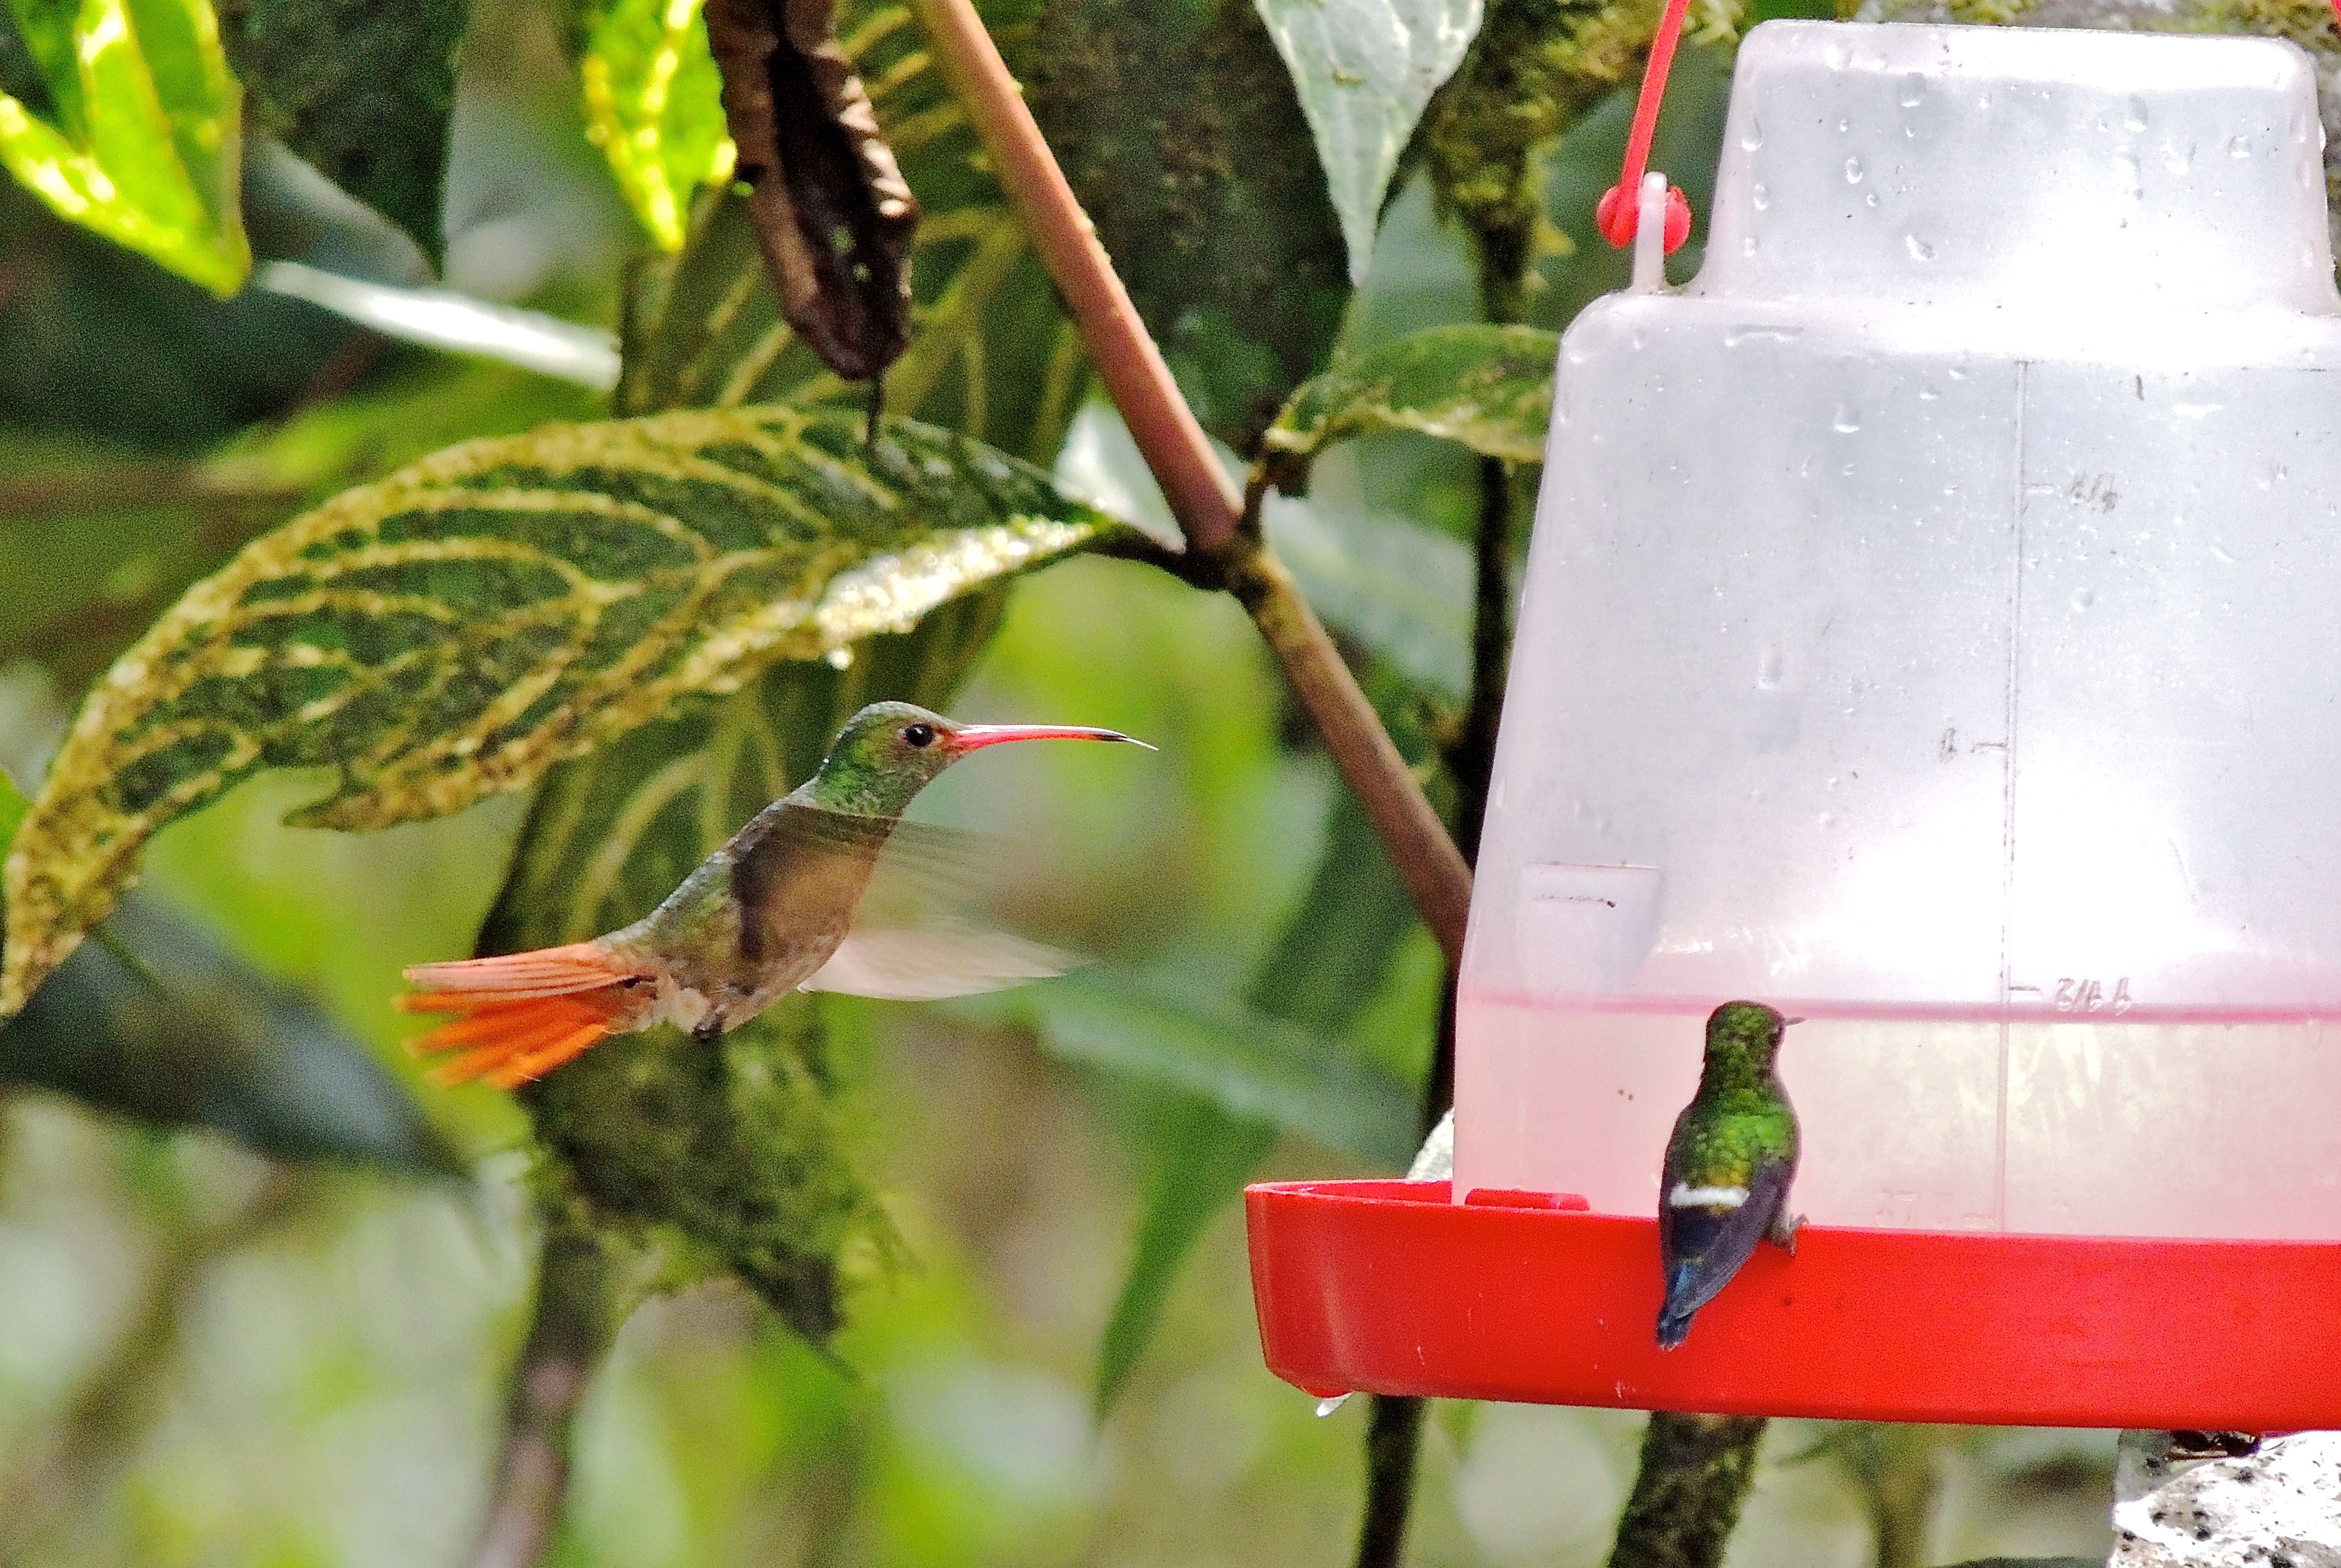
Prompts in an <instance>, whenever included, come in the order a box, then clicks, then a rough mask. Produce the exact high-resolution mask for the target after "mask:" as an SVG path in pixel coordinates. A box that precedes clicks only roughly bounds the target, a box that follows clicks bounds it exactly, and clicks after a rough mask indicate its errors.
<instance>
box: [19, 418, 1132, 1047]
mask: <svg viewBox="0 0 2341 1568" xmlns="http://www.w3.org/2000/svg"><path fill="white" fill-rule="evenodd" d="M1112 526H1113V525H1112V524H1111V521H1110V520H1108V519H1106V518H1104V517H1102V516H1101V514H1099V513H1097V512H1095V511H1091V510H1090V509H1089V508H1087V507H1084V506H1081V505H1079V504H1077V503H1074V502H1072V501H1068V500H1066V499H1065V498H1064V497H1063V496H1061V495H1060V494H1059V493H1058V492H1057V491H1056V490H1055V489H1054V488H1052V487H1051V485H1050V484H1049V482H1048V481H1047V480H1046V479H1045V478H1044V477H1043V476H1042V475H1041V473H1040V472H1039V471H1037V470H1034V469H1032V468H1030V467H1029V466H1027V465H1025V464H1022V463H1020V462H1017V461H1015V460H1013V459H1011V458H1008V457H1004V456H1002V455H1001V454H1000V453H997V452H991V451H989V450H988V449H985V448H983V447H981V446H979V445H977V444H976V443H974V442H968V441H965V440H962V439H961V438H959V437H956V436H953V435H951V434H950V433H949V432H942V431H938V430H934V429H932V428H931V427H928V426H924V425H920V424H915V423H912V422H908V421H899V422H894V423H892V424H891V425H890V426H889V427H888V428H887V431H886V432H885V433H884V434H883V435H882V437H881V439H880V440H879V441H878V442H877V443H876V444H875V445H873V446H865V445H864V444H863V441H862V421H861V420H860V419H858V418H855V417H853V416H851V415H848V414H844V413H838V412H793V411H791V410H788V409H762V410H756V411H744V412H719V413H702V412H678V413H669V414H660V415H654V416H652V417H650V418H647V419H641V420H633V421H622V422H613V423H609V424H601V425H554V426H549V427H547V428H545V429H543V430H540V431H537V432H533V433H532V434H529V435H525V436H517V437H503V438H495V439H490V440H485V441H478V442H467V443H465V444H463V445H461V446H457V447H453V448H450V449H449V450H447V451H445V452H440V453H439V454H437V455H436V456H434V457H432V458H429V459H426V460H424V461H423V462H421V463H418V464H416V465H414V466H413V467H412V468H409V469H407V470H405V471H402V472H400V473H397V474H393V476H391V477H390V478H389V479H386V480H383V481H378V482H376V483H374V484H371V485H365V486H363V487H361V488H359V489H356V490H353V491H346V492H344V494H343V495H341V496H339V497H337V498H336V499H334V501H330V502H328V503H327V504H326V505H324V506H323V507H320V508H319V509H317V510H316V511H313V512H310V513H308V514H307V515H305V516H304V517H301V518H298V519H295V520H294V521H293V522H291V523H288V524H287V525H285V526H284V528H282V529H279V530H277V531H275V532H274V533H271V534H269V535H267V536H265V537H264V538H262V539H260V540H257V541H254V543H252V544H251V545H249V546H247V547H245V549H244V551H241V552H240V553H239V554H238V555H237V556H236V557H235V558H234V560H233V561H230V562H229V563H228V565H227V566H226V567H225V568H224V570H222V571H219V572H217V573H215V574H214V576H212V577H210V578H208V579H206V580H205V581H203V582H201V583H198V584H197V585H196V586H195V587H194V589H193V590H190V591H189V592H188V594H187V596H186V597H185V598H184V599H183V600H180V602H179V603H178V605H177V606H176V607H175V608H174V609H173V610H171V611H170V612H169V613H168V614H166V615H165V616H164V618H163V619H162V620H160V621H158V622H157V623H156V624H155V625H154V628H153V629H152V630H150V631H148V632H147V634H146V635H145V636H144V638H142V639H140V640H139V641H138V642H137V643H136V644H135V645H134V647H133V648H132V649H131V650H130V651H129V652H128V653H126V654H125V655H124V656H123V658H122V660H120V661H118V662H117V663H116V664H115V667H114V670H113V671H112V672H111V674H109V675H108V677H107V678H106V679H105V681H103V682H102V683H101V684H100V685H99V687H98V688H97V690H95V692H93V693H92V694H91V696H90V698H89V700H87V701H86V702H85V704H84V706H83V709H82V711H81V714H80V716H79V718H78V719H76V720H75V725H74V728H73V730H72V732H71V734H70V735H69V736H68V737H67V738H66V740H65V744H64V746H63V747H62V748H61V749H59V751H58V753H57V757H56V759H55V762H54V763H53V764H52V765H51V768H50V771H49V776H48V778H47V779H46V780H45V783H44V785H43V788H42V790H41V794H40V797H39V799H37V801H36V802H35V806H34V809H33V812H32V814H31V816H30V817H28V818H27V819H26V820H25V826H24V828H23V829H22V830H21V831H20V832H19V834H18V837H17V840H16V844H15V849H14V850H13V851H12V852H11V854H10V855H9V857H8V859H7V861H6V864H5V869H0V888H5V896H6V899H7V911H6V916H7V922H8V925H7V944H6V948H5V970H0V1016H5V1014H6V1013H9V1012H14V1011H15V1009H16V1008H18V1007H22V1006H23V1005H24V1001H25V997H28V996H29V995H30V994H31V992H32V989H33V987H35V986H36V985H37V984H39V982H40V980H41V978H42V977H43V976H44V975H45V974H46V973H47V972H48V971H49V970H50V969H52V968H55V965H56V964H57V963H58V962H59V961H60V960H61V959H62V958H64V957H65V954H66V953H67V952H69V951H71V950H72V948H73V946H74V944H75V942H77V941H78V940H79V939H80V937H81V934H82V933H83V932H84V931H85V930H86V929H87V928H89V927H90V925H92V924H93V923H95V921H96V920H98V919H101V918H104V916H105V911H106V909H107V908H110V907H111V905H112V903H113V901H114V898H115V897H116V895H117V894H118V893H119V891H120V890H121V888H123V887H125V886H126V885H127V884H128V882H129V881H130V880H131V879H132V878H133V877H134V874H135V866H136V860H137V856H138V852H139V849H140V848H141V846H143V845H144V842H145V840H146V839H147V838H148V837H149V836H150V835H152V834H153V833H154V831H155V829H158V828H160V827H161V826H162V825H163V824H164V823H165V822H168V821H170V820H171V819H174V818H175V817H177V816H180V815H182V814H183V813H184V812H186V811H189V810H192V809H194V808H196V807H198V806H200V805H202V804H204V802H206V801H208V800H210V799H213V798H214V797H215V796H217V795H218V794H219V793H220V791H222V790H223V789H226V788H227V787H228V786H230V785H231V784H234V782H236V781H237V780H238V779H244V778H245V777H248V776H250V775H251V774H253V773H254V772H257V771H260V770H261V769H268V768H326V769H333V770H334V777H333V780H332V787H331V788H330V789H329V790H328V792H327V793H326V794H325V795H324V796H323V797H322V798H321V799H318V800H316V801H315V802H314V803H312V804H311V805H309V806H307V807H305V808H304V809H302V810H301V811H299V812H297V813H295V814H294V821H295V822H297V823H300V824H302V825H304V826H319V827H336V828H374V827H383V826H386V825H388V824H390V823H393V822H398V821H403V820H408V819H415V818H422V817H432V816H438V815H441V814H443V813H445V812H448V811H453V810H454V809H457V808H459V807H462V806H463V805H466V804H468V803H469V802H471V801H472V800H473V799H478V798H479V797H481V796H483V795H486V794H490V793H493V792H496V791H500V790H509V789H520V788H522V787H523V786H525V785H527V784H529V783H531V782H533V780H534V779H536V778H537V777H538V776H539V775H540V774H541V773H542V772H543V770H544V769H546V768H547V767H549V766H551V765H552V764H553V763H554V762H557V761H560V760H563V759H566V758H571V757H577V756H582V755H583V754H584V753H586V752H588V751H591V750H593V749H595V748H596V747H598V746H601V745H604V744H606V743H607V742H609V741H610V740H612V739H615V738H617V737H618V736H619V735H622V734H623V733H625V732H626V731H627V730H629V729H633V728H635V727H636V726H638V725H641V724H643V723H644V722H647V721H648V720H650V719H654V718H657V717H659V716H661V715H662V714H664V713H666V712H668V711H670V710H672V707H673V706H674V704H675V703H676V702H677V701H679V700H682V699H683V698H685V697H689V696H692V695H694V694H697V693H701V692H715V693H722V692H728V691H733V690H739V689H740V688H741V687H742V685H744V684H745V683H747V682H748V681H749V680H751V679H752V678H753V677H754V676H755V675H756V673H757V672H758V671H760V670H762V669H764V668H766V667H768V666H770V665H772V664H773V663H775V662H777V661H779V660H785V659H818V658H822V657H826V656H829V655H831V654H833V653H838V652H840V651H841V650H845V649H846V648H848V647H849V646H850V645H851V644H852V643H853V642H855V641H857V640H860V639H862V638H863V637H867V636H869V635H871V634H872V633H875V632H879V631H886V630H902V629H905V628H908V627H910V626H912V625H914V624H916V623H917V621H918V620H919V619H920V617H921V616H922V615H924V614H925V613H926V612H927V611H928V610H931V609H933V608H934V607H935V606H937V605H939V604H941V603H944V602H945V601H947V600H951V599H953V598H956V597H958V596H959V595H961V594H962V593H966V592H968V591H970V590H974V589H977V588H980V587H981V586H983V585H984V584H986V583H990V582H993V581H999V580H1000V579H1001V578H1003V577H1006V576H1008V575H1011V574H1012V573H1014V572H1017V571H1022V570H1025V569H1027V568H1029V567H1031V566H1034V565H1037V564H1040V563H1041V562H1042V561H1048V560H1051V559H1053V558H1055V557H1057V556H1059V555H1061V554H1063V553H1065V552H1066V551H1071V550H1074V549H1077V548H1080V547H1081V546H1083V545H1084V544H1087V543H1089V542H1090V541H1092V540H1094V539H1095V538H1097V537H1098V536H1099V535H1100V534H1101V532H1103V531H1107V530H1110V529H1111V527H1112Z"/></svg>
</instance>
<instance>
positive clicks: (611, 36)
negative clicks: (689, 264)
mask: <svg viewBox="0 0 2341 1568" xmlns="http://www.w3.org/2000/svg"><path fill="white" fill-rule="evenodd" d="M702 3H703V0H613V4H612V5H610V7H609V9H608V10H606V11H604V12H603V14H602V16H601V18H600V19H599V20H598V21H597V22H596V23H595V24H594V25H593V38H592V41H591V42H590V43H589V44H588V45H587V46H586V50H585V56H584V58H583V60H581V61H579V62H578V72H579V74H580V75H581V76H582V77H583V81H584V87H585V134H586V135H587V137H588V138H590V139H591V140H592V141H593V144H594V145H595V146H597V147H599V148H601V149H602V154H603V156H604V157H606V158H607V159H609V160H610V171H611V173H612V174H615V175H616V176H617V180H618V189H619V190H621V191H623V192H624V193H625V197H626V202H627V204H628V205H630V206H632V207H633V210H634V215H635V216H636V217H638V218H640V219H642V221H643V227H644V228H646V229H648V230H650V232H651V237H652V239H654V240H656V241H657V242H658V243H659V247H660V248H661V249H662V250H668V251H679V250H681V249H682V243H683V239H684V233H685V229H684V225H685V223H686V221H687V220H688V219H689V217H690V215H691V199H692V194H693V193H695V192H696V191H697V190H698V189H699V187H700V186H702V185H705V184H722V182H723V181H724V180H726V179H728V178H730V177H731V174H732V154H733V149H732V138H731V137H730V136H729V135H728V134H726V133H725V131H724V127H723V105H722V99H721V97H720V94H721V93H722V81H721V79H720V78H719V77H718V76H717V75H716V72H715V58H714V56H713V55H710V54H709V53H708V50H707V23H706V20H705V18H704V17H703V16H702V15H701V14H700V10H701V6H702Z"/></svg>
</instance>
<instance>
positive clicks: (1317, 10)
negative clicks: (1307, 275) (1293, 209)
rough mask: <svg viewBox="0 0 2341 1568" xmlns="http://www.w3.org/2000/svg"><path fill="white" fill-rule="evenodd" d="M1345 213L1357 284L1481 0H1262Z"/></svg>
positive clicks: (1263, 16) (1474, 26)
mask: <svg viewBox="0 0 2341 1568" xmlns="http://www.w3.org/2000/svg"><path fill="white" fill-rule="evenodd" d="M1255 3H1256V4H1257V5H1259V7H1260V20H1261V21H1263V22H1265V23H1267V24H1268V31H1269V35H1270V37H1272V38H1274V39H1275V40H1276V50H1277V53H1278V54H1280V55H1283V56H1284V63H1285V65H1287V66H1288V67H1289V68H1290V70H1291V72H1292V84H1293V86H1294V87H1295V88H1296V89H1297V90H1298V91H1299V92H1300V107H1301V110H1302V112H1303V113H1305V114H1307V115H1308V116H1309V129H1310V133H1311V134H1313V135H1314V136H1315V138H1316V142H1317V156H1318V159H1319V161H1320V162H1321V163H1322V164H1324V165H1325V184H1327V186H1328V187H1330V190H1331V192H1332V196H1333V208H1334V211H1336V212H1338V213H1340V215H1341V237H1342V240H1343V241H1344V242H1345V243H1347V245H1348V247H1349V253H1350V284H1351V286H1352V287H1354V286H1356V285H1357V284H1360V283H1364V282H1365V281H1366V269H1367V268H1368V266H1369V265H1370V264H1371V263H1372V260H1373V254H1374V232H1375V230H1376V229H1377V228H1378V227H1379V226H1380V222H1381V210H1382V195H1383V194H1384V193H1385V192H1387V191H1388V190H1389V189H1390V175H1391V174H1394V173H1395V172H1396V171H1397V169H1398V160H1399V154H1400V153H1402V152H1404V151H1405V150H1406V144H1407V138H1408V137H1410V136H1411V135H1413V134H1414V126H1415V122H1417V121H1418V120H1420V119H1421V118H1422V111H1423V107H1424V105H1426V104H1429V103H1430V95H1431V94H1433V93H1435V92H1437V91H1438V90H1439V86H1440V85H1441V84H1443V83H1444V82H1445V81H1446V80H1447V78H1448V77H1449V75H1451V74H1454V70H1455V67H1456V66H1457V65H1460V64H1461V63H1462V60H1463V52H1464V51H1465V50H1466V49H1468V48H1469V47H1470V46H1471V39H1472V37H1473V36H1474V35H1476V34H1478V32H1479V16H1480V0H1255Z"/></svg>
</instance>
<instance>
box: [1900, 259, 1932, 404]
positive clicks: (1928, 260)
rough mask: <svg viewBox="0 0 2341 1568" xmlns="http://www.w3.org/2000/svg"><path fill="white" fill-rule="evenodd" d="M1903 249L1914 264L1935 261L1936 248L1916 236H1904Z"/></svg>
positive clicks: (1930, 393) (1922, 393)
mask: <svg viewBox="0 0 2341 1568" xmlns="http://www.w3.org/2000/svg"><path fill="white" fill-rule="evenodd" d="M1902 248H1903V249H1904V250H1906V251H1908V252H1909V253H1910V259H1911V260H1912V261H1914V262H1931V261H1933V260H1934V259H1935V247H1934V246H1932V245H1930V244H1928V243H1927V242H1926V241H1924V240H1922V239H1920V238H1919V237H1918V235H1916V234H1905V235H1903V236H1902ZM1918 395H1919V396H1921V397H1935V396H1938V395H1939V394H1938V393H1937V392H1933V391H1932V390H1929V391H1927V392H1921V393H1919V394H1918Z"/></svg>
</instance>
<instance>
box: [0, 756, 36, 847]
mask: <svg viewBox="0 0 2341 1568" xmlns="http://www.w3.org/2000/svg"><path fill="white" fill-rule="evenodd" d="M32 805H33V803H32V802H31V801H30V800H27V799H25V792H24V791H23V790H22V789H17V788H16V781H15V779H11V778H9V777H8V770H7V769H5V768H0V856H5V855H6V854H7V853H8V846H9V845H10V844H11V843H13V842H15V838H16V829H17V826H18V825H19V824H20V823H22V822H23V821H24V820H25V812H26V811H28V810H30V809H32Z"/></svg>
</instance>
